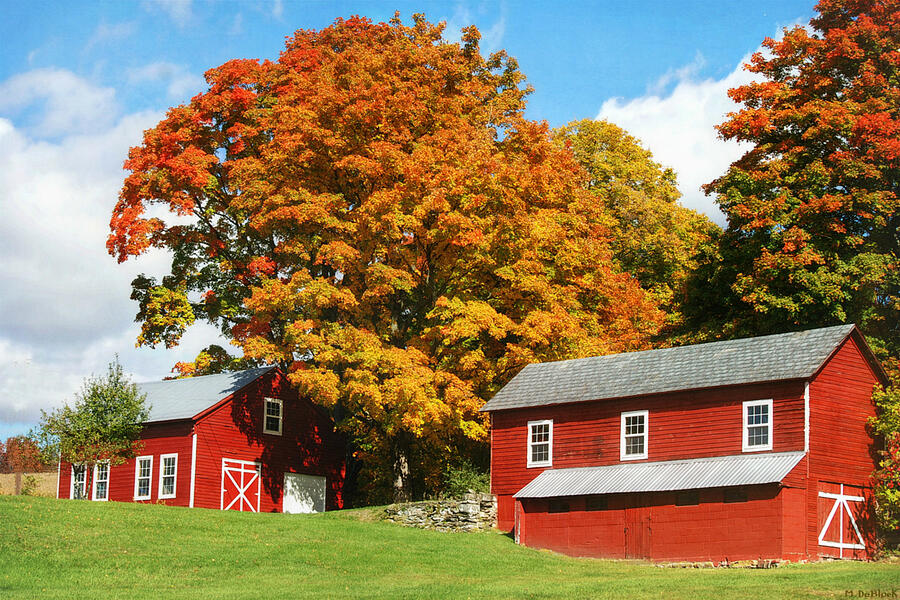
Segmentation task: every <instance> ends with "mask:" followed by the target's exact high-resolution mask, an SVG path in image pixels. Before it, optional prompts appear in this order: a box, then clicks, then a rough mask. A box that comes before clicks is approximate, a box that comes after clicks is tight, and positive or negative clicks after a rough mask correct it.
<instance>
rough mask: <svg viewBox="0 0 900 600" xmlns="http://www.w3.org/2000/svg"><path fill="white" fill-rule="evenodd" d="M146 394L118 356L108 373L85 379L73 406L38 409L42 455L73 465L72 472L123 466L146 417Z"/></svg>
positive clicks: (132, 455) (130, 454)
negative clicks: (105, 465) (101, 464)
mask: <svg viewBox="0 0 900 600" xmlns="http://www.w3.org/2000/svg"><path fill="white" fill-rule="evenodd" d="M145 398H146V397H145V395H144V394H141V393H140V392H139V390H138V387H137V385H136V384H135V383H133V382H131V381H130V379H129V378H128V377H127V376H126V375H125V374H124V372H123V371H122V366H121V365H120V364H119V361H118V358H117V359H115V360H113V362H111V363H110V364H109V366H108V367H107V372H106V375H103V376H99V377H96V376H92V377H89V378H87V379H85V381H84V383H83V385H82V389H81V391H80V392H77V393H76V394H75V399H74V402H73V403H72V404H71V405H65V406H61V407H60V408H57V409H55V410H53V411H51V412H49V413H48V412H45V411H42V413H41V422H40V425H39V428H38V431H37V434H36V435H37V437H38V439H39V440H40V441H41V446H42V447H43V449H44V452H45V453H48V454H51V455H53V454H55V455H57V456H59V458H60V459H61V460H63V461H66V462H69V463H72V465H73V468H74V469H75V471H76V472H77V471H79V470H87V472H90V471H91V469H93V467H94V465H96V464H97V463H98V462H101V461H108V462H109V464H110V465H116V464H121V463H123V462H125V461H126V460H128V459H130V458H134V456H135V452H136V443H137V441H138V439H139V436H140V432H141V427H142V423H143V422H144V421H146V420H147V417H148V416H149V407H148V406H145V402H144V401H145Z"/></svg>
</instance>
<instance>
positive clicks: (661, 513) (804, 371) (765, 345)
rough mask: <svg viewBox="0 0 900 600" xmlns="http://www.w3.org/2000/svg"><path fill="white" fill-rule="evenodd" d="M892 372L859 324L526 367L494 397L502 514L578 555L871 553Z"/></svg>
mask: <svg viewBox="0 0 900 600" xmlns="http://www.w3.org/2000/svg"><path fill="white" fill-rule="evenodd" d="M886 381H887V378H886V376H885V374H884V371H883V370H882V368H881V366H880V365H879V364H878V362H877V360H876V359H875V357H874V356H873V354H872V351H871V350H870V349H869V347H868V346H867V345H866V342H865V340H864V339H863V336H862V335H861V334H860V333H859V330H857V329H856V327H854V326H853V325H843V326H838V327H827V328H823V329H814V330H810V331H801V332H796V333H786V334H781V335H771V336H765V337H756V338H748V339H741V340H732V341H725V342H715V343H709V344H699V345H694V346H684V347H679V348H667V349H662V350H649V351H646V352H631V353H625V354H616V355H611V356H599V357H593V358H584V359H578V360H566V361H560V362H552V363H543V364H533V365H528V366H527V367H525V368H524V369H523V370H522V371H521V372H520V373H519V374H518V375H516V376H515V377H514V378H513V379H512V381H510V382H509V384H507V385H506V386H505V387H504V388H503V389H501V390H500V391H499V392H498V393H497V394H496V395H495V396H494V398H492V399H491V400H490V401H489V402H488V403H487V404H485V406H484V407H483V408H482V410H483V411H489V412H490V414H491V421H492V429H491V431H492V433H491V488H492V491H493V493H494V494H496V495H497V497H498V520H499V526H500V527H501V528H503V529H506V530H513V529H514V530H515V535H516V540H517V541H518V542H519V543H522V544H526V545H529V546H534V547H539V548H549V549H552V550H556V551H558V552H563V553H565V554H570V555H577V556H596V557H609V558H643V559H650V560H665V561H712V562H716V563H719V562H723V561H737V560H752V559H760V558H763V559H781V560H804V559H816V558H818V557H824V556H830V557H843V558H850V557H852V558H862V557H867V556H869V555H870V554H871V552H872V550H873V542H874V539H873V535H874V533H873V523H872V517H871V498H872V497H871V489H870V487H869V477H870V475H871V473H872V471H873V470H874V468H875V466H876V454H875V450H876V448H874V447H873V446H874V442H873V441H872V440H871V438H870V437H869V435H868V433H867V428H866V421H867V419H868V418H869V417H870V416H872V415H874V408H873V405H872V402H871V394H872V388H873V386H874V385H875V384H876V383H886Z"/></svg>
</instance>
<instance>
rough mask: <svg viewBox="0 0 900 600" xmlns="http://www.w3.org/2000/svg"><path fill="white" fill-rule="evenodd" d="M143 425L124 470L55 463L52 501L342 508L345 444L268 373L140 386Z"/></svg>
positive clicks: (282, 380)
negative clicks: (144, 405)
mask: <svg viewBox="0 0 900 600" xmlns="http://www.w3.org/2000/svg"><path fill="white" fill-rule="evenodd" d="M139 387H140V390H141V392H143V393H145V394H146V395H147V404H148V405H149V406H150V418H149V420H148V421H147V422H146V423H145V426H144V430H143V432H142V434H141V441H140V442H138V444H139V448H138V449H137V456H136V458H134V459H133V460H129V461H128V462H126V463H124V464H121V465H115V466H112V467H110V466H108V465H105V464H99V465H97V466H96V467H95V468H94V469H93V472H88V473H85V472H84V470H80V471H79V473H78V474H77V475H75V476H73V474H74V473H75V471H74V470H73V468H72V465H70V464H68V463H61V464H60V476H59V483H58V488H57V494H56V495H57V497H58V498H75V497H83V498H90V499H92V500H101V501H102V500H116V501H120V502H162V503H165V504H170V505H173V506H189V507H195V506H198V507H202V508H216V509H222V510H239V511H249V512H288V513H299V512H320V511H324V510H331V509H337V508H342V507H343V498H342V491H343V484H344V455H345V445H344V441H343V439H342V438H341V436H340V435H339V434H337V433H336V432H335V431H334V425H333V423H332V421H331V419H330V418H329V417H328V416H327V415H326V414H325V413H324V412H323V411H322V410H321V409H319V408H318V407H316V406H315V405H313V404H312V403H311V402H310V401H309V400H308V399H306V398H303V397H301V396H300V395H299V394H298V393H297V391H296V390H294V389H293V388H292V387H291V386H290V384H289V382H288V381H287V378H286V377H285V376H284V374H283V373H282V372H281V371H280V370H278V369H277V368H275V367H263V368H259V369H249V370H246V371H241V372H237V373H222V374H218V375H206V376H203V377H191V378H186V379H175V380H171V381H160V382H153V383H143V384H139Z"/></svg>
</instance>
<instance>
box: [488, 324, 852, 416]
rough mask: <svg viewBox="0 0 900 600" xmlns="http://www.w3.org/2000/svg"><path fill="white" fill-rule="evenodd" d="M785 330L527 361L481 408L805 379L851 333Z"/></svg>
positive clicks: (840, 327)
mask: <svg viewBox="0 0 900 600" xmlns="http://www.w3.org/2000/svg"><path fill="white" fill-rule="evenodd" d="M853 328H854V326H853V325H838V326H836V327H824V328H821V329H810V330H807V331H797V332H793V333H782V334H778V335H767V336H762V337H754V338H745V339H740V340H729V341H725V342H711V343H708V344H696V345H693V346H680V347H677V348H663V349H660V350H646V351H644V352H627V353H624V354H611V355H607V356H594V357H591V358H580V359H575V360H563V361H558V362H547V363H538V364H531V365H527V366H526V367H525V368H524V369H522V370H521V371H520V372H519V373H518V374H517V375H516V376H515V377H513V378H512V380H511V381H510V382H509V383H508V384H506V385H505V386H504V387H503V388H502V389H501V390H500V391H499V392H497V394H496V395H495V396H494V397H493V398H491V400H489V401H488V402H487V403H486V404H485V405H484V406H483V407H482V408H481V410H482V411H492V410H504V409H509V408H522V407H528V406H545V405H548V404H563V403H566V402H584V401H588V400H602V399H607V398H624V397H628V396H639V395H643V394H657V393H662V392H674V391H680V390H693V389H702V388H710V387H718V386H723V385H738V384H746V383H758V382H763V381H784V380H789V379H807V378H809V377H811V376H812V375H813V374H814V373H815V372H816V371H817V370H818V369H819V367H821V366H822V364H823V363H824V362H825V360H826V359H827V358H828V357H829V356H830V355H831V353H832V352H833V351H834V350H835V349H836V348H837V347H838V346H839V345H840V344H841V342H843V341H844V340H845V339H846V338H847V336H849V335H850V333H851V332H852V331H853Z"/></svg>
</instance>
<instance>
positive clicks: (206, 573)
mask: <svg viewBox="0 0 900 600" xmlns="http://www.w3.org/2000/svg"><path fill="white" fill-rule="evenodd" d="M359 516H360V513H359V512H357V511H344V512H333V513H326V514H320V515H308V516H307V515H277V514H263V515H254V514H242V513H235V512H227V513H225V512H220V511H214V510H202V509H194V510H190V509H183V508H169V507H165V506H150V505H135V504H125V503H117V502H109V503H101V502H75V501H69V500H53V499H48V498H30V497H22V496H18V497H16V496H0V598H3V599H6V598H160V597H165V598H169V597H186V598H316V599H318V598H334V597H349V598H491V599H496V598H688V599H690V600H701V599H704V598H709V599H715V600H724V599H726V598H753V599H754V600H760V599H767V598H829V597H831V598H836V597H841V598H843V597H846V596H845V592H846V591H847V590H854V591H856V590H866V591H869V590H878V589H880V590H885V591H890V590H891V589H892V588H897V589H898V594H900V564H898V563H886V562H885V563H870V564H866V563H859V562H833V563H822V564H809V565H790V566H785V567H781V568H778V569H770V570H751V569H662V568H657V567H654V566H652V565H648V564H644V563H638V562H628V561H604V560H593V559H576V558H568V557H565V556H560V555H557V554H551V553H549V552H544V551H539V550H532V549H529V548H523V547H520V546H516V545H515V543H513V541H512V540H511V539H510V538H509V537H508V536H505V535H502V534H500V533H470V534H463V533H436V532H431V531H420V530H416V529H408V528H405V527H400V526H397V525H392V524H388V523H382V522H370V521H365V520H360V518H359Z"/></svg>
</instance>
